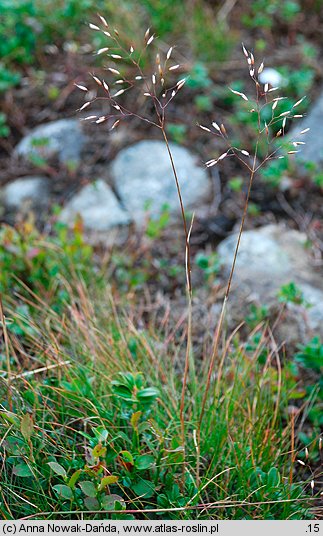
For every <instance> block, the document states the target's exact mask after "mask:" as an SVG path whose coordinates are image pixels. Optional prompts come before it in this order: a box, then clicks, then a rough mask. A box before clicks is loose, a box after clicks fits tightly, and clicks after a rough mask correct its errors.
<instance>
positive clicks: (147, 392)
mask: <svg viewBox="0 0 323 536" xmlns="http://www.w3.org/2000/svg"><path fill="white" fill-rule="evenodd" d="M158 396H159V391H158V389H155V387H146V388H145V389H142V390H141V391H139V392H138V393H137V398H138V400H142V401H143V402H148V401H149V400H155V399H156V398H157V397H158Z"/></svg>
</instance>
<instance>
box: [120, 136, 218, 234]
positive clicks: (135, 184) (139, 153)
mask: <svg viewBox="0 0 323 536" xmlns="http://www.w3.org/2000/svg"><path fill="white" fill-rule="evenodd" d="M171 150H172V154H173V158H174V161H175V166H176V169H177V173H178V177H179V182H180V187H181V192H182V197H183V201H184V206H185V209H188V208H194V207H198V206H199V204H200V203H202V202H203V201H204V200H205V199H207V198H208V197H209V196H210V189H211V184H210V180H209V177H208V174H207V172H206V171H205V170H204V169H203V168H202V167H200V166H198V163H197V159H196V157H195V156H193V155H192V154H191V153H190V152H189V151H188V150H187V149H186V148H184V147H180V146H179V145H176V144H171ZM112 175H113V179H114V184H115V188H116V190H117V192H118V194H119V196H120V199H121V200H122V202H123V204H124V206H125V207H126V208H127V209H128V210H129V212H131V215H132V217H133V219H134V221H135V223H137V224H138V225H139V226H140V225H141V224H142V223H143V221H144V219H145V205H146V204H147V202H149V211H150V214H151V215H152V216H158V215H159V214H160V212H161V209H162V207H163V205H165V204H167V205H168V206H169V208H170V211H171V213H172V214H176V215H180V206H179V200H178V195H177V190H176V184H175V180H174V176H173V173H172V168H171V164H170V161H169V156H168V153H167V149H166V147H165V144H164V143H163V142H162V141H155V140H145V141H141V142H139V143H136V144H134V145H132V146H130V147H127V148H126V149H123V150H122V151H120V153H119V154H118V156H117V157H116V159H115V160H114V162H113V163H112Z"/></svg>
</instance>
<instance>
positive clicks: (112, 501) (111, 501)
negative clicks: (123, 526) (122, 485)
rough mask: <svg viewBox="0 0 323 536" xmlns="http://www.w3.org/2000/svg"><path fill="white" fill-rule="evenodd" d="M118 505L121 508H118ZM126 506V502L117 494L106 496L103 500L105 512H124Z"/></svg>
mask: <svg viewBox="0 0 323 536" xmlns="http://www.w3.org/2000/svg"><path fill="white" fill-rule="evenodd" d="M118 505H120V508H117V506H118ZM125 506H126V503H125V502H124V499H123V498H122V497H120V495H116V494H115V493H111V495H105V496H104V497H103V499H102V508H104V510H122V509H123V508H125Z"/></svg>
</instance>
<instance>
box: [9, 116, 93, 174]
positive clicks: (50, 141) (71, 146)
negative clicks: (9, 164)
mask: <svg viewBox="0 0 323 536" xmlns="http://www.w3.org/2000/svg"><path fill="white" fill-rule="evenodd" d="M85 141H86V137H85V135H84V134H83V132H82V128H81V124H80V122H79V121H78V120H76V119H61V120H59V121H52V122H50V123H46V124H44V125H39V126H38V127H36V128H35V129H34V130H32V131H31V132H30V133H29V134H27V136H25V137H24V138H23V139H22V140H21V141H20V142H19V143H18V145H17V146H16V148H15V150H14V154H15V155H16V156H22V157H24V158H27V159H32V158H33V157H38V158H44V159H45V160H47V159H49V158H51V157H53V156H57V157H58V159H59V161H60V162H61V163H63V164H72V165H77V164H79V162H80V156H81V151H82V149H83V147H84V144H85Z"/></svg>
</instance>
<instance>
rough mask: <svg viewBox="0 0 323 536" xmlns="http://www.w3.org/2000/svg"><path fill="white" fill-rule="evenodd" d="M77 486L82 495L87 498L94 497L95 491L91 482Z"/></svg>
mask: <svg viewBox="0 0 323 536" xmlns="http://www.w3.org/2000/svg"><path fill="white" fill-rule="evenodd" d="M79 486H80V488H81V490H82V491H83V493H84V494H85V495H87V496H88V497H96V494H97V491H96V488H95V485H94V484H93V482H90V480H84V482H79Z"/></svg>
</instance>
